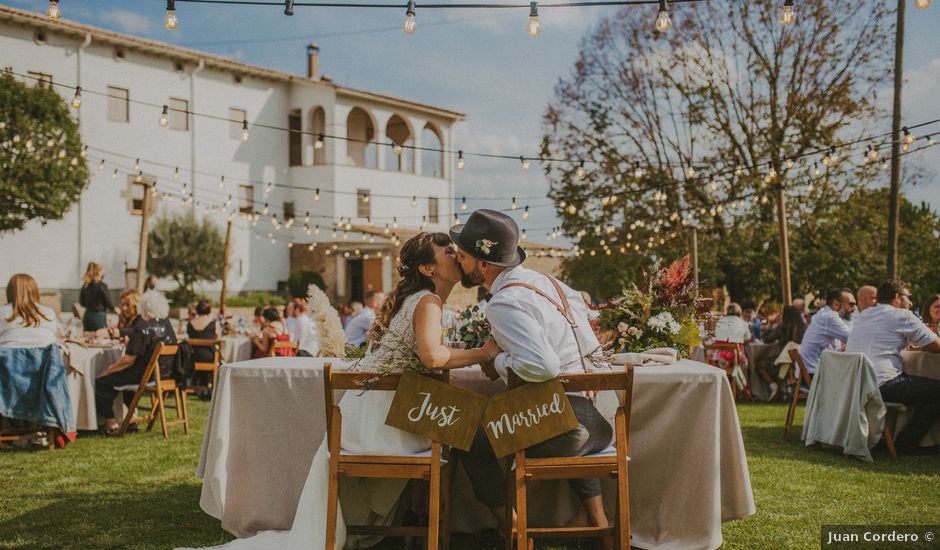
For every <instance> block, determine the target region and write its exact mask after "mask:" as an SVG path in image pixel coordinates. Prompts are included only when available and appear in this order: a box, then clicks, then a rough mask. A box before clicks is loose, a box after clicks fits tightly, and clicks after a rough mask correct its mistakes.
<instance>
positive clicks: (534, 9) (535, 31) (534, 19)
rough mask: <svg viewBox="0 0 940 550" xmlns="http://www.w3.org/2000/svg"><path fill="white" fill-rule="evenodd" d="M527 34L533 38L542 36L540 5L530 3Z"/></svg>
mask: <svg viewBox="0 0 940 550" xmlns="http://www.w3.org/2000/svg"><path fill="white" fill-rule="evenodd" d="M526 32H528V33H529V36H531V37H532V38H536V37H538V35H540V34H542V24H541V23H539V3H538V2H529V24H528V25H527V26H526Z"/></svg>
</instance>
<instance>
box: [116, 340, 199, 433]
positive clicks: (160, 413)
mask: <svg viewBox="0 0 940 550" xmlns="http://www.w3.org/2000/svg"><path fill="white" fill-rule="evenodd" d="M178 348H179V346H175V345H172V346H170V345H167V344H163V343H161V344H159V345H158V346H157V349H155V350H153V355H151V356H150V362H148V363H147V369H146V370H145V371H144V374H143V376H141V377H140V383H139V384H136V385H133V384H132V385H129V386H119V387H118V388H116V389H118V390H119V391H131V390H133V391H134V397H133V398H132V399H131V403H130V405H128V409H127V414H126V415H125V416H124V422H122V423H121V428H120V430H119V431H118V435H124V433H125V432H126V431H127V428H128V427H129V426H130V425H131V424H132V423H134V424H136V423H139V422H142V421H144V420H147V421H148V422H147V431H148V432H149V431H150V430H151V429H153V425H154V423H156V421H157V419H159V420H160V427H161V428H162V430H163V439H167V437H168V435H169V434H168V431H167V427H168V426H173V425H176V424H182V425H183V433H187V434H188V433H189V414H188V413H187V411H186V399H185V397H184V396H185V394H184V393H183V392H181V391H180V388H179V387H178V386H177V385H176V380H163V379H162V377H161V376H160V368H159V360H160V358H161V357H175V356H176V352H177V350H178ZM145 393H146V394H147V395H148V396H149V397H150V413H149V414H147V415H144V416H137V415H136V414H135V413H136V412H137V404H138V403H139V402H140V398H141V397H142V396H143V395H144V394H145ZM170 393H172V394H173V397H174V399H175V400H176V401H175V404H176V420H172V421H167V418H166V402H165V398H166V396H167V395H169V394H170Z"/></svg>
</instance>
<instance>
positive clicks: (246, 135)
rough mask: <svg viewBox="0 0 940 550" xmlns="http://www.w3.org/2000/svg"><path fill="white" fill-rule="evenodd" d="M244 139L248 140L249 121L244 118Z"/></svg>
mask: <svg viewBox="0 0 940 550" xmlns="http://www.w3.org/2000/svg"><path fill="white" fill-rule="evenodd" d="M242 141H248V121H247V120H242Z"/></svg>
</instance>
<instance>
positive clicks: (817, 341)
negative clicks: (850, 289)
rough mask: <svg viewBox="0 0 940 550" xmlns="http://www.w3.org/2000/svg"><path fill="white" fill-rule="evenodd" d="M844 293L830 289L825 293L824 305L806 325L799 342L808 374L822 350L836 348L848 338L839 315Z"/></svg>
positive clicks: (813, 369)
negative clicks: (800, 342) (801, 340)
mask: <svg viewBox="0 0 940 550" xmlns="http://www.w3.org/2000/svg"><path fill="white" fill-rule="evenodd" d="M844 294H847V293H846V292H845V291H843V290H830V291H829V293H828V294H826V305H824V306H823V307H821V308H820V309H819V311H817V312H816V315H813V322H812V323H810V324H809V326H808V327H806V333H805V334H804V335H803V343H802V344H800V356H801V357H802V358H803V364H804V365H806V370H807V371H809V373H810V374H813V373H815V372H816V365H818V364H819V356H820V355H822V352H823V350H825V349H838V346H841V344H842V342H845V341H846V340H848V339H849V327H848V326H846V324H845V321H843V320H842V317H841V316H840V315H839V313H840V312H841V311H842V303H843V301H847V300H848V299H847V298H844V296H843V295H844ZM837 340H838V342H839V343H838V344H837V343H836V341H837Z"/></svg>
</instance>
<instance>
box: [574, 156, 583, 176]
mask: <svg viewBox="0 0 940 550" xmlns="http://www.w3.org/2000/svg"><path fill="white" fill-rule="evenodd" d="M574 174H575V175H576V176H578V179H583V178H584V161H583V160H582V161H581V162H579V163H578V168H577V169H576V170H575V171H574Z"/></svg>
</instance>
